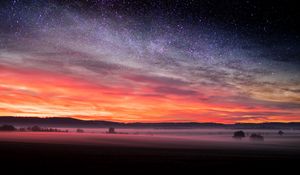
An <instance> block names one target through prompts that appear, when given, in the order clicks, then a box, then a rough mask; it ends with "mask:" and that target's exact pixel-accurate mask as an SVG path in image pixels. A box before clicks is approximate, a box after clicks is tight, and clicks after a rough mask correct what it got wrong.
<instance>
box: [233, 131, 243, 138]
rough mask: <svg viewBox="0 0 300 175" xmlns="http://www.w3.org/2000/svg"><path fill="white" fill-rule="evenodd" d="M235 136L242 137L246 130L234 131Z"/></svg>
mask: <svg viewBox="0 0 300 175" xmlns="http://www.w3.org/2000/svg"><path fill="white" fill-rule="evenodd" d="M232 137H233V138H236V139H242V138H244V137H245V133H244V131H236V132H234V133H233V136H232Z"/></svg>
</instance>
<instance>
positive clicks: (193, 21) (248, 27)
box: [0, 0, 300, 123]
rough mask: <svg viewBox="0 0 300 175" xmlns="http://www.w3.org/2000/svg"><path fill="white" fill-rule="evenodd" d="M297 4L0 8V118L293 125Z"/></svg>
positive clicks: (299, 30)
mask: <svg viewBox="0 0 300 175" xmlns="http://www.w3.org/2000/svg"><path fill="white" fill-rule="evenodd" d="M299 12H300V8H299V5H297V3H296V1H295V2H294V1H284V0H282V1H279V0H277V1H276V0H273V1H265V0H264V1H251V0H239V1H236V0H224V1H218V0H201V1H200V0H199V1H198V0H173V1H171V0H170V1H155V0H152V1H151V0H149V1H142V0H136V1H129V0H98V1H96V0H86V1H71V0H69V1H67V0H60V1H59V0H57V1H55V0H52V1H51V0H49V1H42V0H28V1H21V0H11V1H1V2H0V116H38V117H75V118H80V119H88V120H89V119H96V120H112V121H123V122H221V123H236V122H295V121H298V122H299V121H300V27H299V26H300V25H299V21H300V20H299V17H300V15H299Z"/></svg>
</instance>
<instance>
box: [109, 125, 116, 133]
mask: <svg viewBox="0 0 300 175" xmlns="http://www.w3.org/2000/svg"><path fill="white" fill-rule="evenodd" d="M108 133H109V134H115V133H116V131H115V128H113V127H110V128H108Z"/></svg>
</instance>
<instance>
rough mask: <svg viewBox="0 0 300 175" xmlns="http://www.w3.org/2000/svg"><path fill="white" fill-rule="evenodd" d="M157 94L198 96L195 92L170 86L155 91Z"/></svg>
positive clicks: (157, 88)
mask: <svg viewBox="0 0 300 175" xmlns="http://www.w3.org/2000/svg"><path fill="white" fill-rule="evenodd" d="M154 91H155V92H157V93H161V94H170V95H178V96H195V95H198V92H196V91H194V90H186V89H180V88H174V87H168V86H160V87H156V88H155V89H154Z"/></svg>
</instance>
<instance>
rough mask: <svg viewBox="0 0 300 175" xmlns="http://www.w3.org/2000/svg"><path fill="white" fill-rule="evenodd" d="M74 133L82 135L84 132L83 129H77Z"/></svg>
mask: <svg viewBox="0 0 300 175" xmlns="http://www.w3.org/2000/svg"><path fill="white" fill-rule="evenodd" d="M76 132H78V133H84V130H83V129H80V128H78V129H77V130H76Z"/></svg>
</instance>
